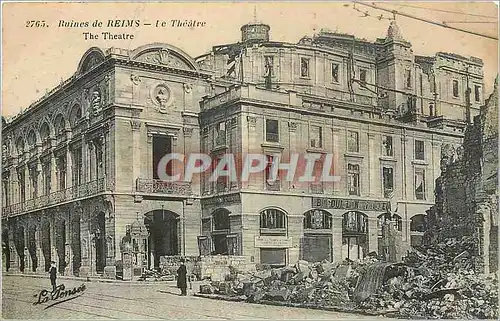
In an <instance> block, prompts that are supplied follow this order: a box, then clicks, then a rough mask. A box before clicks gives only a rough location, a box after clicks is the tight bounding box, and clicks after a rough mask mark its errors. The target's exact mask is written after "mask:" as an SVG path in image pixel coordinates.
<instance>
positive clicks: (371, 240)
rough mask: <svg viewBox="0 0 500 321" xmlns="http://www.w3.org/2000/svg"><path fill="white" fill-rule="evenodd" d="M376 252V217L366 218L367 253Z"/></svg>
mask: <svg viewBox="0 0 500 321" xmlns="http://www.w3.org/2000/svg"><path fill="white" fill-rule="evenodd" d="M373 251H375V252H378V225H377V218H376V217H368V253H370V252H373Z"/></svg>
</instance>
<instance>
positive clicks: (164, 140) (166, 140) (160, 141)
mask: <svg viewBox="0 0 500 321" xmlns="http://www.w3.org/2000/svg"><path fill="white" fill-rule="evenodd" d="M171 152H172V144H171V140H170V137H168V136H153V179H159V178H160V177H159V172H158V164H159V163H160V160H161V159H162V158H163V156H165V155H166V154H170V153H171ZM165 171H166V173H167V175H172V162H171V161H170V162H168V164H167V166H166V168H165Z"/></svg>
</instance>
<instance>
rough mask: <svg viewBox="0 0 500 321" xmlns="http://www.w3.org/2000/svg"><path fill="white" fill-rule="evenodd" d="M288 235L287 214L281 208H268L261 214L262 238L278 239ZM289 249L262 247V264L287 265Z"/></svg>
mask: <svg viewBox="0 0 500 321" xmlns="http://www.w3.org/2000/svg"><path fill="white" fill-rule="evenodd" d="M287 235H288V218H287V214H286V213H285V212H284V211H282V210H281V209H279V208H268V209H265V210H263V211H261V212H260V236H261V237H267V236H271V237H276V236H287ZM287 250H288V248H287V247H261V248H260V263H261V264H265V265H269V266H274V267H278V266H285V265H286V264H287Z"/></svg>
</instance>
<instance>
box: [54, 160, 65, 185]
mask: <svg viewBox="0 0 500 321" xmlns="http://www.w3.org/2000/svg"><path fill="white" fill-rule="evenodd" d="M56 167H57V180H58V188H59V190H60V191H62V190H64V189H65V188H66V156H65V155H63V156H59V157H58V158H57V165H56Z"/></svg>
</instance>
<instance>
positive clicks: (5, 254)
mask: <svg viewBox="0 0 500 321" xmlns="http://www.w3.org/2000/svg"><path fill="white" fill-rule="evenodd" d="M2 260H3V262H4V264H3V267H4V268H5V271H9V269H10V246H9V230H8V229H3V230H2Z"/></svg>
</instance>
